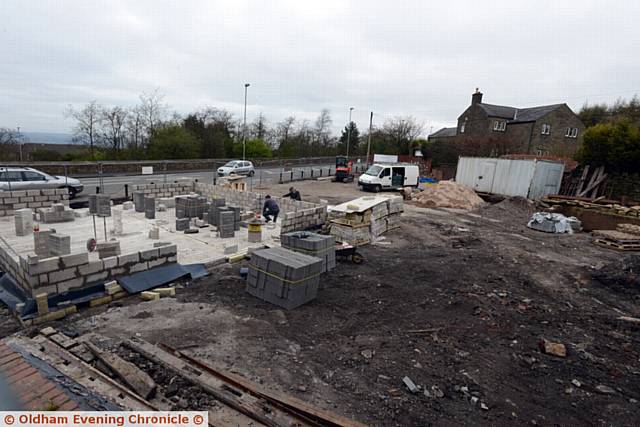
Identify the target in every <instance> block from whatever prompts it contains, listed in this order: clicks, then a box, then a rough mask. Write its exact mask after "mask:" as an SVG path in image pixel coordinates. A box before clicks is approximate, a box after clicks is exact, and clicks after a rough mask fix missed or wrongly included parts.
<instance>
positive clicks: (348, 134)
mask: <svg viewBox="0 0 640 427" xmlns="http://www.w3.org/2000/svg"><path fill="white" fill-rule="evenodd" d="M352 111H353V107H349V124H348V125H347V160H349V142H351V112H352Z"/></svg>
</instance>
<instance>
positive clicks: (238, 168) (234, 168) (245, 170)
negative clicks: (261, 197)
mask: <svg viewBox="0 0 640 427" xmlns="http://www.w3.org/2000/svg"><path fill="white" fill-rule="evenodd" d="M232 173H233V174H236V175H247V176H253V174H254V173H255V170H254V169H253V163H251V162H249V161H247V160H231V161H230V162H228V163H227V164H225V165H224V166H222V167H219V168H218V176H227V175H231V174H232Z"/></svg>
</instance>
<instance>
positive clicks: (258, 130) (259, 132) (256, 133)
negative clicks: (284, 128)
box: [249, 112, 269, 141]
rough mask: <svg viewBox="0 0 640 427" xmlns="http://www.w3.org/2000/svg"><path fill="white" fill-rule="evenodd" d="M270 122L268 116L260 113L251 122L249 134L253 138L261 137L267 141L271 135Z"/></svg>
mask: <svg viewBox="0 0 640 427" xmlns="http://www.w3.org/2000/svg"><path fill="white" fill-rule="evenodd" d="M268 133H269V124H268V122H267V118H266V117H265V116H264V114H263V113H262V112H261V113H260V114H258V117H256V118H255V120H254V121H253V123H251V128H250V130H249V134H250V135H251V138H257V139H261V140H263V141H266V140H267V139H268V137H269V135H268Z"/></svg>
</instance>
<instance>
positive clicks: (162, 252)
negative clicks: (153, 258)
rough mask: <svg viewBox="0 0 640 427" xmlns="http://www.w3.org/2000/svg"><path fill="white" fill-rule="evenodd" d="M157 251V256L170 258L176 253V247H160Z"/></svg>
mask: <svg viewBox="0 0 640 427" xmlns="http://www.w3.org/2000/svg"><path fill="white" fill-rule="evenodd" d="M157 249H158V256H165V257H166V256H171V255H175V254H177V253H178V245H168V246H160V247H158V248H157Z"/></svg>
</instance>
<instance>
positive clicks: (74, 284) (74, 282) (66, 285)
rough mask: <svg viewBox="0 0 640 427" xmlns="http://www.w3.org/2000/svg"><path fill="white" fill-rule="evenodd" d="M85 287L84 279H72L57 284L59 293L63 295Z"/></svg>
mask: <svg viewBox="0 0 640 427" xmlns="http://www.w3.org/2000/svg"><path fill="white" fill-rule="evenodd" d="M83 285H84V279H82V278H78V279H71V280H65V281H64V282H60V283H56V289H57V290H58V293H59V294H61V293H64V292H67V291H69V290H71V289H76V288H80V287H82V286H83Z"/></svg>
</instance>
